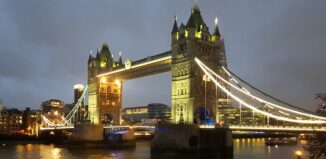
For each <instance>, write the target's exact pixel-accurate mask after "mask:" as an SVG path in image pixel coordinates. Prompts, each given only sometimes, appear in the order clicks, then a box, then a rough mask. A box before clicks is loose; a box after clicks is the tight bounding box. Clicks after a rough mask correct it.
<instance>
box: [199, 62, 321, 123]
mask: <svg viewBox="0 0 326 159" xmlns="http://www.w3.org/2000/svg"><path fill="white" fill-rule="evenodd" d="M195 61H196V63H197V64H198V65H199V66H200V68H201V69H202V70H203V71H204V73H205V74H206V75H207V76H208V77H209V78H210V79H211V80H212V81H213V82H214V83H215V85H217V86H218V87H219V88H220V89H221V90H222V91H223V92H225V93H226V94H227V95H228V96H230V97H231V98H233V99H234V100H236V101H238V102H239V103H241V104H242V105H244V106H246V107H248V108H250V109H252V110H253V111H255V112H258V113H261V114H263V115H265V116H268V117H271V118H275V119H278V120H282V121H288V122H294V123H301V124H325V123H326V121H323V120H302V119H298V118H296V119H291V118H288V117H282V116H278V115H274V114H271V113H270V112H265V111H262V110H260V109H257V108H256V107H254V106H252V105H250V104H248V103H247V102H245V101H243V100H242V99H240V98H239V97H237V96H236V95H235V94H233V93H231V92H230V91H229V90H228V89H227V88H225V87H223V86H222V85H221V84H220V83H219V82H218V81H217V80H216V77H217V78H219V79H220V80H222V81H223V82H225V83H227V84H228V85H229V86H231V87H233V88H235V89H237V90H238V91H240V92H242V93H244V94H246V95H248V96H250V97H252V98H255V99H256V100H258V101H264V100H262V99H260V98H258V97H256V96H254V95H251V94H249V93H247V92H245V91H243V90H241V89H239V88H238V87H236V86H234V85H233V84H231V83H229V82H228V81H226V80H225V79H224V78H222V77H220V76H219V75H217V74H216V73H215V72H214V71H212V70H211V69H210V68H208V67H207V66H206V65H205V64H203V63H202V62H201V61H200V60H199V59H198V58H195ZM212 74H213V75H214V76H215V77H213V75H212ZM266 103H269V102H266ZM273 105H274V104H273ZM299 113H300V114H302V115H307V116H309V115H310V114H305V113H301V112H299ZM310 116H312V115H310ZM317 117H319V116H317ZM320 118H322V117H320Z"/></svg>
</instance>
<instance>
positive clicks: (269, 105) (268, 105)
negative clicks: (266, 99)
mask: <svg viewBox="0 0 326 159" xmlns="http://www.w3.org/2000/svg"><path fill="white" fill-rule="evenodd" d="M266 106H267V107H269V108H271V109H274V107H272V106H270V105H268V104H266Z"/></svg>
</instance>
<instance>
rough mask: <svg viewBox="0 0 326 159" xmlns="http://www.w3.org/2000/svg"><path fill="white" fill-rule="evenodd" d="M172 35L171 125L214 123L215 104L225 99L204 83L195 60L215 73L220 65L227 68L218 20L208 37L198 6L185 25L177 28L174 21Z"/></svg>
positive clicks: (206, 27)
mask: <svg viewBox="0 0 326 159" xmlns="http://www.w3.org/2000/svg"><path fill="white" fill-rule="evenodd" d="M171 36H172V39H171V40H172V42H171V53H172V66H171V67H172V68H171V70H172V98H171V99H172V102H171V103H172V122H173V123H186V124H192V123H194V124H199V123H203V122H209V121H211V122H216V115H215V114H216V107H217V104H218V101H221V99H223V98H226V96H225V94H222V93H221V92H219V91H218V90H216V88H215V85H214V84H213V83H212V82H208V81H207V82H205V80H203V75H204V73H203V72H202V70H200V68H199V66H197V64H196V63H195V61H194V58H195V57H198V58H199V59H201V60H202V61H203V62H204V63H205V64H207V65H208V66H210V67H211V68H215V70H214V71H219V70H220V69H219V68H220V66H226V57H225V51H224V43H223V38H221V35H220V32H219V29H218V26H217V19H216V20H215V28H214V32H213V33H212V34H210V33H209V29H208V26H207V25H206V23H205V22H204V20H203V18H202V16H201V13H200V9H199V7H198V6H197V5H195V6H194V7H193V8H192V10H191V15H190V17H189V20H188V22H187V24H186V25H184V24H182V23H181V25H180V27H178V25H177V21H176V18H175V21H174V25H173V29H172V33H171ZM205 85H206V89H205ZM205 90H206V91H205ZM205 92H206V93H205ZM205 94H206V98H205ZM205 99H206V100H205ZM205 103H206V104H205ZM205 105H206V109H205ZM205 112H207V114H206V115H205ZM205 117H206V120H205ZM208 118H210V119H209V120H208Z"/></svg>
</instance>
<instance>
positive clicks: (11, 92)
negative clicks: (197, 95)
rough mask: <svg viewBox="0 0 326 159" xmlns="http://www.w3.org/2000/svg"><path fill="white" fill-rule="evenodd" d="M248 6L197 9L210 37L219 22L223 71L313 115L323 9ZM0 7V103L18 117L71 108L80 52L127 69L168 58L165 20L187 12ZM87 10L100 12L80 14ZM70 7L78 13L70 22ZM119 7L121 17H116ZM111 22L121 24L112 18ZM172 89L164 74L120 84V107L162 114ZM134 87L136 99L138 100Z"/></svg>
mask: <svg viewBox="0 0 326 159" xmlns="http://www.w3.org/2000/svg"><path fill="white" fill-rule="evenodd" d="M251 2H252V3H253V4H254V5H253V4H244V5H240V3H244V2H239V3H237V5H238V6H233V5H232V3H230V2H226V1H222V2H215V3H207V1H200V2H199V7H201V8H205V9H204V10H202V16H203V18H204V20H205V21H206V22H207V23H209V24H207V25H208V26H209V27H210V30H212V28H213V24H214V19H215V16H218V17H219V19H220V21H219V27H220V32H221V34H222V36H223V37H224V38H225V45H226V55H227V60H228V66H229V68H231V70H233V71H234V72H235V73H236V74H238V75H240V77H242V78H243V79H245V80H246V81H248V82H249V83H251V84H253V85H254V86H256V87H257V88H260V89H262V90H264V91H265V92H267V93H269V94H271V95H273V96H276V97H278V98H280V99H284V100H285V101H288V102H290V103H293V104H295V105H298V106H301V107H303V108H305V109H308V110H314V109H315V108H316V107H317V105H315V107H313V108H311V107H309V106H314V105H313V104H314V94H315V93H318V92H322V91H324V90H323V88H322V87H323V86H325V84H326V82H325V81H326V80H325V79H326V75H325V74H323V69H322V68H324V67H323V66H325V65H326V64H325V63H323V59H325V58H326V55H325V53H323V52H325V51H326V49H325V48H323V47H322V44H323V43H325V42H326V31H325V30H323V28H325V26H326V20H324V19H323V17H322V15H325V14H323V13H326V11H325V10H323V9H324V7H323V6H322V5H321V4H319V2H317V1H315V2H313V4H312V3H311V4H304V3H303V2H297V1H292V2H290V1H287V2H284V3H281V2H268V3H264V4H262V3H259V2H258V1H256V2H257V3H254V1H251ZM294 2H296V3H294ZM320 2H321V1H320ZM1 3H3V4H2V5H0V6H1V7H0V8H2V9H1V11H0V12H4V13H5V14H2V15H3V16H1V17H0V20H1V23H2V24H5V25H0V35H1V36H2V37H6V38H4V39H1V41H2V42H1V43H0V50H1V56H2V57H3V58H1V59H0V66H1V67H0V88H1V89H2V90H3V91H1V93H0V99H1V100H3V101H4V103H5V105H7V106H9V107H17V106H18V107H20V108H23V107H26V106H32V107H33V108H36V107H39V105H40V104H41V102H42V101H45V100H48V99H51V98H58V99H60V100H63V101H64V102H65V103H70V102H72V101H73V85H74V84H76V83H83V84H86V80H87V75H86V73H87V58H88V56H89V53H88V50H89V49H92V50H93V52H95V50H96V47H99V46H100V45H101V44H102V43H104V42H107V43H108V44H109V47H110V50H111V52H113V54H114V55H115V58H117V57H118V52H119V51H120V50H121V51H122V57H123V58H124V59H126V58H132V59H133V60H137V59H140V58H144V57H147V56H150V55H154V54H157V53H161V52H164V51H167V50H169V49H170V32H171V30H172V25H173V16H174V15H175V14H176V15H177V16H178V23H179V24H180V23H181V22H183V23H186V21H187V18H188V16H189V15H190V8H191V7H192V5H193V4H194V2H192V1H187V2H186V3H183V2H173V1H168V3H163V2H149V3H146V5H144V1H142V2H138V3H131V4H130V3H128V4H119V3H115V2H105V3H103V4H102V3H99V2H98V3H96V4H86V3H79V4H75V3H72V4H69V3H64V4H63V3H53V4H49V3H34V2H29V3H28V4H22V3H20V4H18V5H15V3H14V2H0V4H1ZM321 3H324V2H321ZM65 4H66V5H65ZM89 5H90V6H89ZM324 5H325V4H324ZM94 6H96V7H98V9H95V10H89V12H88V13H83V12H85V10H86V9H87V8H88V7H89V8H92V7H94ZM12 7H18V8H19V9H11V8H12ZM70 7H75V8H76V10H83V11H79V12H78V11H76V12H77V13H72V12H70V10H69V9H71V8H70ZM105 7H108V8H109V9H108V11H107V12H106V11H105ZM119 8H126V10H127V11H126V12H123V13H121V11H120V12H119ZM60 9H61V10H60ZM84 9H85V10H84ZM229 9H230V10H229ZM59 10H60V11H59ZM235 10H237V11H235ZM92 11H94V12H92ZM242 11H243V12H242ZM118 13H121V18H114V14H118ZM159 13H164V14H162V15H161V14H159ZM80 14H84V15H83V16H81V15H80ZM77 15H78V17H77ZM137 15H140V16H137ZM64 16H66V17H64ZM85 17H86V20H85V19H84V18H85ZM106 18H107V19H106ZM39 20H41V21H39ZM88 21H90V22H88ZM303 21H305V22H304V23H302V22H303ZM67 35H68V36H67ZM17 44H20V45H17ZM145 44H146V45H145ZM20 47H22V48H20ZM21 49H23V51H22V50H21ZM25 50H26V51H25ZM20 51H21V52H20ZM24 52H27V53H24ZM14 60H15V61H16V62H17V63H16V62H12V61H14ZM43 66H44V67H43ZM158 81H159V82H158ZM292 81H295V82H292ZM157 83H160V85H157ZM170 85H171V73H164V74H160V75H156V76H153V77H152V76H151V77H146V78H141V79H136V80H132V81H127V82H125V83H124V89H123V91H124V92H123V96H124V99H123V106H126V105H146V104H148V103H153V102H161V103H165V104H168V105H170V101H171V100H170V98H171V97H170V92H171V90H170V89H171V87H170ZM142 88H145V90H144V92H142V93H139V90H140V89H142ZM149 88H151V89H149ZM20 89H21V90H20ZM301 91H305V92H301ZM126 92H128V93H126Z"/></svg>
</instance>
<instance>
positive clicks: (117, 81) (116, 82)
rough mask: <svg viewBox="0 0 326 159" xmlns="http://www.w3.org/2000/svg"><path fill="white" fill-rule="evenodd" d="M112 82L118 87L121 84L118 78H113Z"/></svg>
mask: <svg viewBox="0 0 326 159" xmlns="http://www.w3.org/2000/svg"><path fill="white" fill-rule="evenodd" d="M114 83H115V85H117V86H119V87H120V86H121V81H120V80H118V79H116V80H114Z"/></svg>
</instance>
